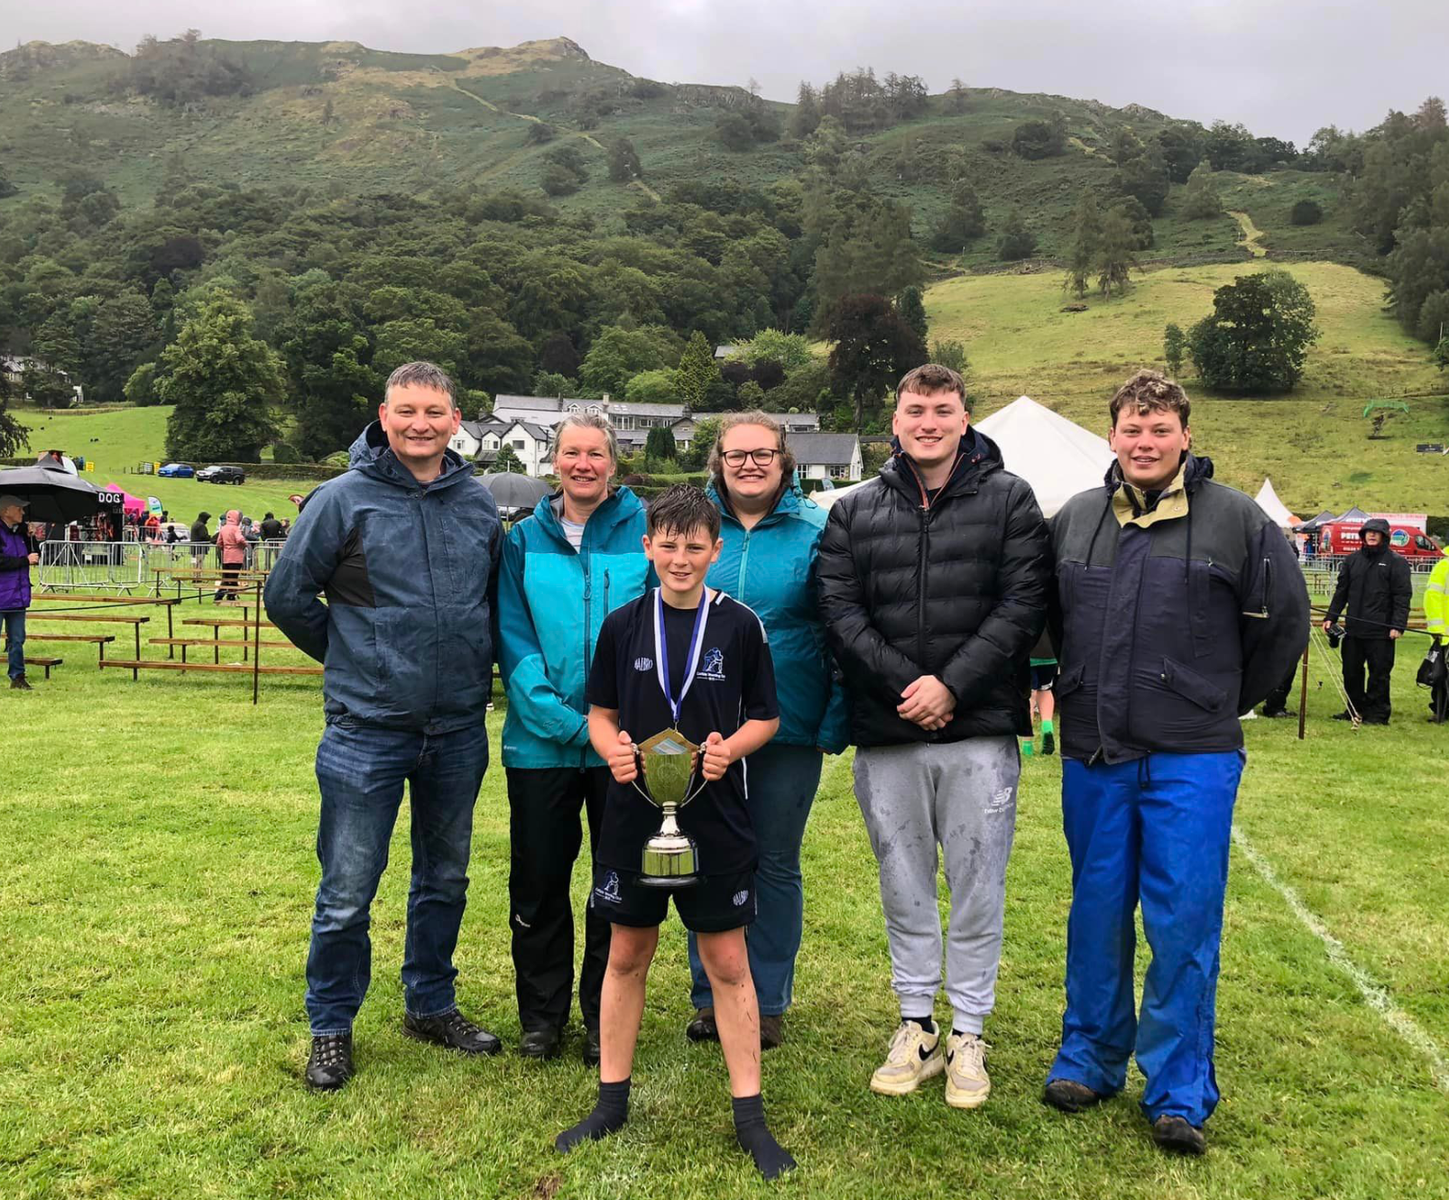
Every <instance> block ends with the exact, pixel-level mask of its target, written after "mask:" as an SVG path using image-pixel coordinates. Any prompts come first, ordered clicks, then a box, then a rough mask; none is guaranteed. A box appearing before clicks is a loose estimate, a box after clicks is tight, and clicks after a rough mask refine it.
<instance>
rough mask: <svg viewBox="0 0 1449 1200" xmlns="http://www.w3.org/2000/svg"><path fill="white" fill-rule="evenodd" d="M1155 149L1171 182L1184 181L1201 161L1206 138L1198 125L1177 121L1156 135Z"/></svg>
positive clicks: (1205, 146) (1205, 148) (1205, 147)
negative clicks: (1160, 156)
mask: <svg viewBox="0 0 1449 1200" xmlns="http://www.w3.org/2000/svg"><path fill="white" fill-rule="evenodd" d="M1156 140H1157V149H1158V151H1159V152H1160V153H1161V155H1162V161H1163V163H1164V164H1165V165H1166V167H1167V177H1168V179H1169V180H1171V181H1172V182H1173V183H1186V182H1187V177H1188V176H1189V175H1191V174H1192V171H1193V168H1194V167H1196V166H1197V164H1198V163H1200V162H1202V160H1203V155H1204V153H1205V152H1206V150H1207V139H1206V137H1204V135H1203V130H1202V127H1201V126H1200V125H1195V124H1192V123H1189V122H1186V121H1177V122H1174V123H1173V124H1171V125H1169V126H1167V128H1165V129H1164V130H1162V132H1161V133H1159V134H1158V135H1157V139H1156Z"/></svg>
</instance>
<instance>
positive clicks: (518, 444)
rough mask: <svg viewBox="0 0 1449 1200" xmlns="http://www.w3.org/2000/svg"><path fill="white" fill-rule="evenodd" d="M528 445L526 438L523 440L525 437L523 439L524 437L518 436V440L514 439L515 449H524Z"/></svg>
mask: <svg viewBox="0 0 1449 1200" xmlns="http://www.w3.org/2000/svg"><path fill="white" fill-rule="evenodd" d="M527 445H528V443H527V442H525V441H524V440H523V439H522V438H518V439H516V440H515V441H514V442H513V448H514V449H515V450H522V449H524V448H526V447H527Z"/></svg>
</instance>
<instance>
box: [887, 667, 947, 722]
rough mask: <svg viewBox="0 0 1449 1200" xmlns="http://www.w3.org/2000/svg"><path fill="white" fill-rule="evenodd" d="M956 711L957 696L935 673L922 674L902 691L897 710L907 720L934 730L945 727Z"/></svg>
mask: <svg viewBox="0 0 1449 1200" xmlns="http://www.w3.org/2000/svg"><path fill="white" fill-rule="evenodd" d="M955 711H956V697H955V696H953V695H952V694H951V689H950V688H948V687H947V686H946V685H945V684H944V683H942V682H941V681H940V680H939V679H937V678H936V677H935V676H934V675H922V676H921V677H920V678H919V679H916V680H913V681H912V682H911V683H910V684H908V685H907V686H906V690H905V691H903V692H902V693H901V702H900V704H898V705H896V712H897V713H899V714H900V715H901V716H902V717H903V718H904V719H905V720H907V721H911V722H913V723H914V724H916V725H919V726H920V727H921V728H922V729H925V730H928V731H932V732H934V731H935V730H937V729H944V728H945V727H946V724H947V723H948V722H949V721H950V720H951V714H952V713H954V712H955Z"/></svg>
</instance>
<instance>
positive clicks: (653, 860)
mask: <svg viewBox="0 0 1449 1200" xmlns="http://www.w3.org/2000/svg"><path fill="white" fill-rule="evenodd" d="M698 881H699V862H698V851H697V850H696V848H695V845H694V842H693V841H692V840H691V839H689V838H687V837H684V836H682V835H679V834H676V835H674V836H672V837H671V836H668V835H665V836H661V837H654V838H651V839H650V840H649V842H648V843H647V844H646V845H645V846H644V858H643V863H642V866H641V871H640V875H639V882H640V883H641V884H642V885H643V886H644V887H655V888H684V887H689V886H691V885H692V884H695V883H697V882H698Z"/></svg>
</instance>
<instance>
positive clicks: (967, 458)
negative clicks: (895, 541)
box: [880, 426, 1002, 508]
mask: <svg viewBox="0 0 1449 1200" xmlns="http://www.w3.org/2000/svg"><path fill="white" fill-rule="evenodd" d="M1001 466H1002V460H1001V448H1000V447H999V446H997V444H996V443H995V442H993V441H992V440H991V439H990V438H989V437H987V436H986V435H985V434H984V433H982V432H980V431H979V430H977V429H972V428H971V427H970V426H967V429H966V435H965V436H964V437H963V438H962V439H961V447H960V449H959V450H957V451H956V461H955V463H953V464H952V466H951V473H950V474H949V475H948V476H947V477H946V482H945V483H943V484H942V485H941V487H940V489H939V490H938V491H937V492H936V499H937V500H942V499H945V498H946V497H947V496H959V495H961V494H963V493H965V492H968V491H974V490H975V488H976V485H977V484H979V483H980V482H981V480H982V479H983V478H984V477H985V476H987V475H989V474H990V473H991V472H993V471H999V470H1000V469H1001ZM880 477H881V478H882V479H884V480H885V482H886V485H887V486H888V487H892V488H894V489H895V490H896V491H898V492H900V493H901V494H903V495H905V496H907V497H909V499H910V501H911V503H912V504H914V505H915V506H916V507H918V508H930V507H931V505H932V500H931V497H930V494H929V492H928V491H927V489H926V484H925V480H923V479H922V478H921V470H920V468H919V467H917V466H916V462H915V459H913V458H912V457H911V456H910V455H909V454H907V453H906V452H905V451H904V450H902V449H901V439H900V438H898V437H893V438H891V456H890V458H888V459H886V462H885V465H884V466H883V467H881V469H880Z"/></svg>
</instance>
